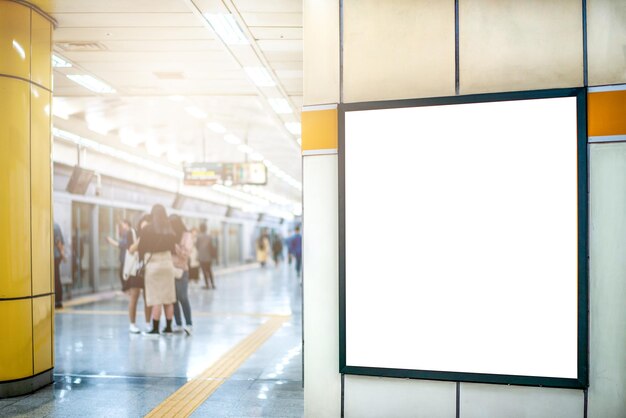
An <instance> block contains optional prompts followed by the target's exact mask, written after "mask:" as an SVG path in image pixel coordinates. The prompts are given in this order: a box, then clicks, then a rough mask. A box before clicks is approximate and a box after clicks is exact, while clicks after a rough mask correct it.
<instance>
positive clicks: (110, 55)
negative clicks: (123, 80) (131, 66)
mask: <svg viewBox="0 0 626 418" xmlns="http://www.w3.org/2000/svg"><path fill="white" fill-rule="evenodd" d="M62 53H63V55H64V56H65V57H67V58H69V59H70V60H72V61H74V60H75V61H76V62H78V63H87V62H129V61H134V62H160V61H164V60H167V61H171V62H178V63H185V64H186V65H192V64H194V63H199V62H215V61H230V60H232V58H231V57H230V56H229V55H228V54H227V53H226V52H224V51H215V50H213V51H203V52H193V51H170V52H168V53H167V54H162V53H159V52H145V51H144V52H117V51H98V52H68V51H63V52H62ZM300 55H301V54H300ZM285 61H286V60H285Z"/></svg>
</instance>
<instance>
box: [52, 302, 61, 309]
mask: <svg viewBox="0 0 626 418" xmlns="http://www.w3.org/2000/svg"><path fill="white" fill-rule="evenodd" d="M54 308H55V309H63V304H62V303H55V304H54Z"/></svg>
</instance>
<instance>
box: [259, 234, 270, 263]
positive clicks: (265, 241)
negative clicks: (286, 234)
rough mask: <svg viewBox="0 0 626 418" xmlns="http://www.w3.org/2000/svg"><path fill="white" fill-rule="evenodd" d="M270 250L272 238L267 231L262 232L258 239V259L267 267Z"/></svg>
mask: <svg viewBox="0 0 626 418" xmlns="http://www.w3.org/2000/svg"><path fill="white" fill-rule="evenodd" d="M269 252H270V240H269V238H268V237H267V232H265V231H263V232H261V235H259V238H258V239H257V240H256V261H258V262H259V263H261V267H265V264H266V263H267V258H268V256H269Z"/></svg>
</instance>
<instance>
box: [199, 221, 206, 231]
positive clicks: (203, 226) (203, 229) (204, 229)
mask: <svg viewBox="0 0 626 418" xmlns="http://www.w3.org/2000/svg"><path fill="white" fill-rule="evenodd" d="M200 232H202V233H203V234H204V233H206V224H205V223H204V222H202V223H201V224H200Z"/></svg>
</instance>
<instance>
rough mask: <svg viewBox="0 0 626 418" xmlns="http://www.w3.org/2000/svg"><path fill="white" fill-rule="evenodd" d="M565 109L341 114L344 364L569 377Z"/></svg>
mask: <svg viewBox="0 0 626 418" xmlns="http://www.w3.org/2000/svg"><path fill="white" fill-rule="evenodd" d="M576 113H577V112H576V97H564V98H549V99H532V100H516V101H502V102H489V103H471V104H454V105H441V106H425V107H408V108H396V109H378V110H359V111H346V112H345V128H344V129H345V134H344V135H345V136H344V148H343V152H344V156H345V171H344V181H345V218H344V221H345V298H346V299H345V315H346V316H345V333H346V334H345V336H346V340H345V342H346V352H345V354H346V365H347V366H354V367H375V368H389V369H411V370H428V371H447V372H464V373H479V374H501V375H520V376H539V377H554V378H573V379H576V378H577V341H578V340H577V327H578V314H577V313H578V311H577V297H578V293H577V283H578V269H577V266H578V251H577V249H578V247H577V246H578V230H577V225H578V220H577V204H578V203H577V185H578V184H577V119H576Z"/></svg>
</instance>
